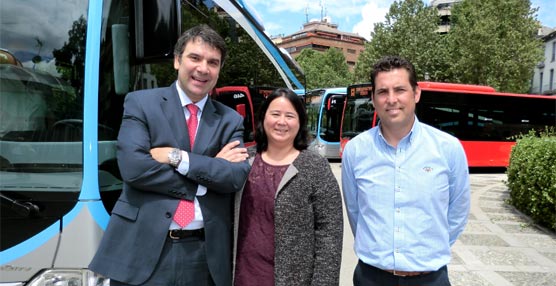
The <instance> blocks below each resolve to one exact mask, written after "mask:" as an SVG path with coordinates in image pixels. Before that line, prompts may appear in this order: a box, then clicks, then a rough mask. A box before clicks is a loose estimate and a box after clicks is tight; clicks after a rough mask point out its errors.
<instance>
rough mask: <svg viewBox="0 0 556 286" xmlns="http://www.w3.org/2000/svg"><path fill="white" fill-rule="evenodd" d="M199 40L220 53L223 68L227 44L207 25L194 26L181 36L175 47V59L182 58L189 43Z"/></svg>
mask: <svg viewBox="0 0 556 286" xmlns="http://www.w3.org/2000/svg"><path fill="white" fill-rule="evenodd" d="M197 38H199V39H201V40H203V42H205V43H207V44H209V45H210V46H211V47H213V48H216V49H218V50H219V51H220V55H221V57H222V58H221V61H220V66H223V65H224V61H225V60H226V54H227V48H226V42H225V41H224V39H223V38H222V37H221V36H220V35H219V34H218V33H217V32H216V31H215V30H213V29H212V28H211V27H209V26H208V25H206V24H201V25H197V26H194V27H192V28H190V29H189V30H187V31H185V32H183V33H182V34H181V36H180V37H179V38H178V41H177V42H176V45H175V46H174V57H178V58H179V57H181V54H182V53H183V51H184V50H185V46H186V45H187V43H189V42H190V41H192V40H194V39H197Z"/></svg>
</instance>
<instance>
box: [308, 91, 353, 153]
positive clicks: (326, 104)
mask: <svg viewBox="0 0 556 286" xmlns="http://www.w3.org/2000/svg"><path fill="white" fill-rule="evenodd" d="M346 91H347V89H346V88H345V87H337V88H322V89H315V90H311V91H308V92H307V93H306V94H305V106H306V109H307V129H308V130H309V133H310V135H311V144H310V145H309V149H311V150H313V151H315V152H317V153H318V154H320V155H321V156H323V157H325V158H328V159H339V158H340V131H341V130H340V128H341V122H342V111H343V110H344V103H345V98H346Z"/></svg>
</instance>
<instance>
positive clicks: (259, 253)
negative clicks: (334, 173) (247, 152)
mask: <svg viewBox="0 0 556 286" xmlns="http://www.w3.org/2000/svg"><path fill="white" fill-rule="evenodd" d="M288 166H289V165H284V166H273V165H269V164H267V163H265V162H264V161H263V160H262V158H261V155H260V154H257V155H256V156H255V160H254V161H253V166H252V167H251V172H250V173H249V177H248V178H247V182H246V183H245V188H244V189H243V196H242V198H241V207H240V215H239V233H238V241H237V257H236V272H235V280H234V285H235V286H251V285H252V286H265V285H268V286H274V197H275V195H276V190H277V189H278V184H279V183H280V180H281V179H282V177H283V176H284V173H285V172H286V169H287V168H288Z"/></svg>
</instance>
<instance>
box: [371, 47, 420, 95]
mask: <svg viewBox="0 0 556 286" xmlns="http://www.w3.org/2000/svg"><path fill="white" fill-rule="evenodd" d="M394 69H405V70H406V71H407V73H408V74H409V83H410V84H411V87H412V88H413V90H415V88H417V74H416V73H415V67H414V66H413V64H412V63H410V62H409V61H408V60H406V59H404V58H402V57H399V56H386V57H383V58H382V59H380V60H379V61H378V62H376V63H375V65H374V66H373V70H372V71H371V84H372V85H373V86H374V85H375V80H376V76H377V75H378V74H379V73H381V72H388V71H391V70H394ZM373 90H374V88H373ZM373 93H374V91H373Z"/></svg>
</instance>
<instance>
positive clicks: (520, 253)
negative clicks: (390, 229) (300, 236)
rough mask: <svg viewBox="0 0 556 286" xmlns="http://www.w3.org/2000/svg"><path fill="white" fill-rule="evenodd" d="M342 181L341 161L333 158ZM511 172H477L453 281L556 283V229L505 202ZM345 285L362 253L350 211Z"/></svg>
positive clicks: (461, 284)
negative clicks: (358, 250) (356, 250)
mask: <svg viewBox="0 0 556 286" xmlns="http://www.w3.org/2000/svg"><path fill="white" fill-rule="evenodd" d="M331 166H332V170H333V172H334V174H335V175H336V178H337V179H338V182H340V184H341V179H340V163H331ZM506 179H507V178H506V175H505V174H472V175H471V214H470V217H469V222H468V224H467V227H466V229H465V231H464V232H463V234H462V235H461V236H460V238H459V239H458V241H457V242H456V243H455V244H454V246H453V248H452V253H453V259H452V262H451V263H450V264H449V265H448V271H449V275H450V281H451V283H452V285H453V286H512V285H516V286H518V285H519V286H521V285H534V286H541V285H547V286H548V285H550V286H554V285H556V235H554V233H551V232H548V231H545V230H543V229H542V228H540V227H538V226H536V225H535V224H533V223H531V221H530V220H529V218H528V217H526V216H524V215H522V214H521V213H519V212H518V211H517V210H515V209H514V208H513V207H512V206H510V205H508V204H506V203H505V200H506V199H508V198H509V191H508V189H507V187H506V185H505V184H504V181H505V180H506ZM344 221H345V222H346V223H345V228H344V249H343V254H342V272H341V277H340V285H341V286H349V285H352V282H351V281H352V280H351V278H352V275H353V269H354V267H355V264H356V263H357V258H356V257H355V254H354V252H353V236H352V234H351V230H350V228H349V223H347V217H345V212H344Z"/></svg>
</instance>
